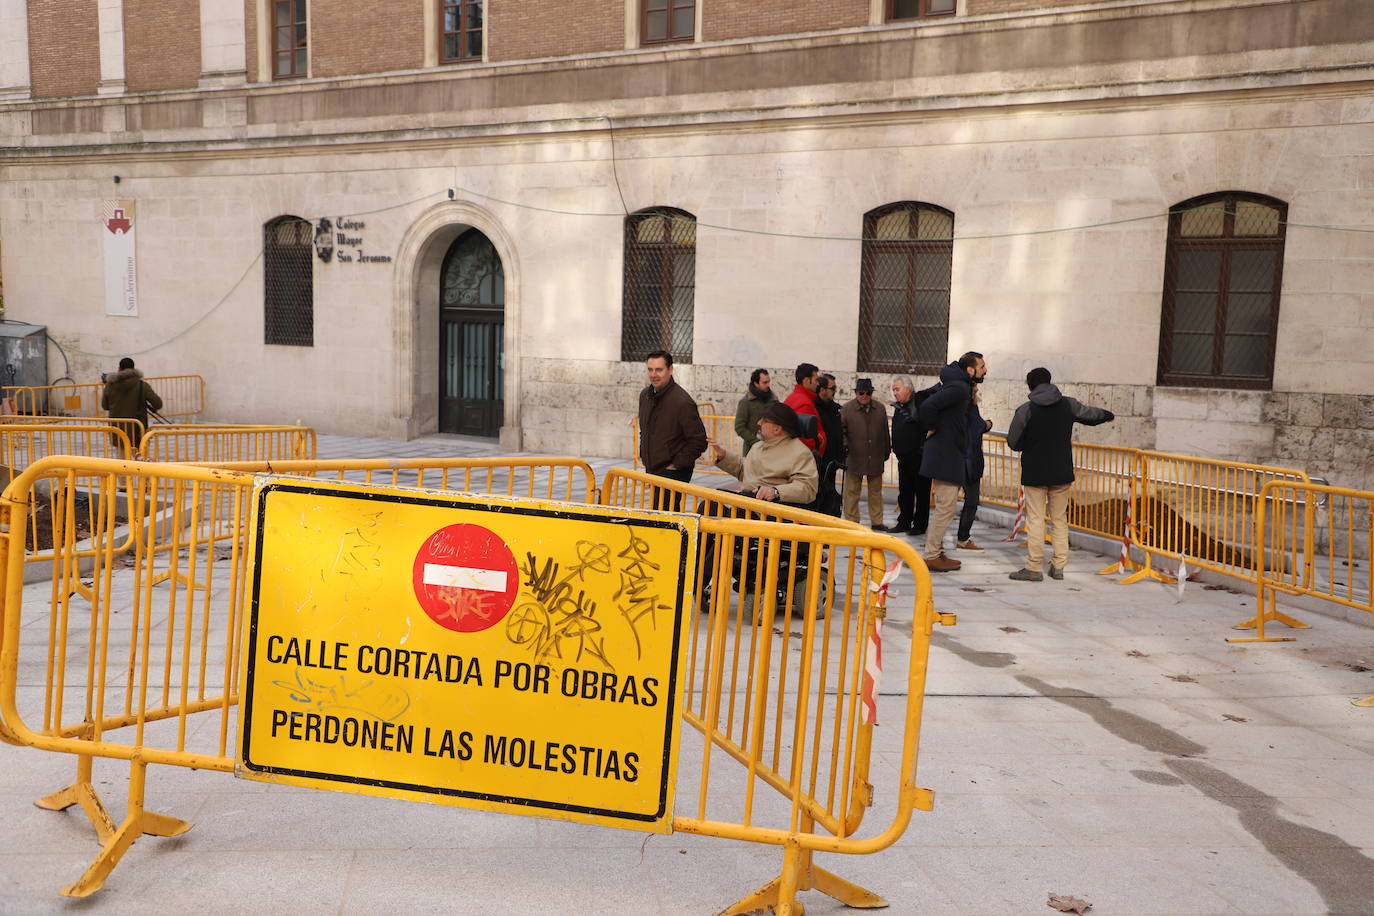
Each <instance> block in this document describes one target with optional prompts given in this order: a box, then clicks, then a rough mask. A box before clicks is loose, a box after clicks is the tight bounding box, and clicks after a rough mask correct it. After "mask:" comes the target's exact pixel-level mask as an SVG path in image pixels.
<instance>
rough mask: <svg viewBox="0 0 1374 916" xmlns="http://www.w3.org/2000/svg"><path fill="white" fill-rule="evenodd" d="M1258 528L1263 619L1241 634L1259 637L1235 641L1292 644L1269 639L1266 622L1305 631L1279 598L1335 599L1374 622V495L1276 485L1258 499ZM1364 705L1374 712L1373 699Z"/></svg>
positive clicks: (1259, 615) (1259, 614) (1270, 484)
mask: <svg viewBox="0 0 1374 916" xmlns="http://www.w3.org/2000/svg"><path fill="white" fill-rule="evenodd" d="M1255 530H1256V532H1257V535H1258V544H1257V548H1256V550H1255V559H1256V573H1255V581H1256V597H1257V601H1256V608H1257V613H1256V615H1255V616H1254V617H1253V618H1252V619H1250V620H1248V621H1246V622H1245V623H1242V624H1240V625H1239V626H1238V627H1237V629H1250V628H1254V629H1255V630H1256V632H1255V635H1254V636H1253V637H1246V638H1242V637H1236V638H1234V639H1231V640H1230V642H1287V641H1290V640H1291V637H1282V636H1266V635H1265V632H1264V625H1265V623H1266V622H1271V621H1273V622H1278V623H1282V624H1285V625H1286V626H1289V627H1299V628H1300V627H1303V626H1305V625H1304V624H1302V623H1300V622H1299V621H1297V620H1295V619H1294V618H1292V617H1290V616H1289V615H1287V614H1284V613H1281V612H1280V611H1279V610H1278V609H1277V607H1276V600H1277V595H1278V593H1279V592H1283V593H1284V594H1289V595H1309V596H1312V597H1314V598H1320V599H1322V600H1325V601H1331V602H1334V603H1336V604H1340V605H1344V606H1345V607H1349V608H1355V609H1356V610H1360V611H1366V612H1368V613H1369V614H1370V615H1371V617H1372V618H1374V549H1372V548H1371V542H1374V492H1371V491H1367V490H1352V489H1347V488H1343V487H1332V486H1326V485H1322V484H1314V483H1310V482H1298V481H1283V480H1271V481H1268V482H1266V483H1265V484H1264V487H1263V489H1262V490H1261V491H1260V495H1259V498H1258V499H1257V501H1256V506H1255ZM1372 622H1374V621H1372ZM1357 705H1362V706H1374V697H1367V698H1365V699H1364V700H1361V701H1358V703H1357Z"/></svg>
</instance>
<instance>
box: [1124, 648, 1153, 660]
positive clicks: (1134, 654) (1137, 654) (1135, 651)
mask: <svg viewBox="0 0 1374 916" xmlns="http://www.w3.org/2000/svg"><path fill="white" fill-rule="evenodd" d="M1126 654H1127V655H1129V656H1130V657H1131V658H1149V657H1150V656H1148V655H1146V654H1145V653H1144V652H1141V651H1140V650H1139V649H1132V650H1131V651H1129V652H1127V653H1126Z"/></svg>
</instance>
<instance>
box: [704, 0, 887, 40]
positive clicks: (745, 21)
mask: <svg viewBox="0 0 1374 916" xmlns="http://www.w3.org/2000/svg"><path fill="white" fill-rule="evenodd" d="M861 25H868V0H833V2H827V0H707V2H706V3H705V5H704V6H703V8H702V21H701V35H702V38H703V39H705V40H707V41H714V40H717V39H725V38H750V37H753V36H755V35H784V34H787V33H790V32H818V31H822V30H824V29H848V28H853V27H854V26H861Z"/></svg>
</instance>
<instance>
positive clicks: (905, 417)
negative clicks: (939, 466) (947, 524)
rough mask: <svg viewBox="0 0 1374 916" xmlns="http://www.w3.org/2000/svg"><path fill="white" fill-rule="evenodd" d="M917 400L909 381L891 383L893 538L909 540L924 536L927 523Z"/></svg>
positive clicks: (927, 495)
mask: <svg viewBox="0 0 1374 916" xmlns="http://www.w3.org/2000/svg"><path fill="white" fill-rule="evenodd" d="M920 405H921V396H920V395H918V394H917V393H916V389H915V388H914V387H913V386H912V384H911V379H909V378H907V377H906V376H905V375H899V376H897V377H896V378H894V379H893V380H892V454H893V455H896V456H897V524H896V525H894V526H893V527H892V529H891V531H892V533H893V534H909V535H912V536H913V537H917V536H920V535H922V534H925V533H926V524H927V523H928V522H929V521H930V478H929V477H923V476H921V449H922V447H923V446H924V445H925V441H926V429H925V427H924V426H922V425H921V420H920V418H919V416H918V415H917V411H918V409H919V408H920Z"/></svg>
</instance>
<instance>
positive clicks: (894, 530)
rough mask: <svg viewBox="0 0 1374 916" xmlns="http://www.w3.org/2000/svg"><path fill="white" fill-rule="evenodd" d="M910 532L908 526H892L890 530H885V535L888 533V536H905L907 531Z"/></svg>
mask: <svg viewBox="0 0 1374 916" xmlns="http://www.w3.org/2000/svg"><path fill="white" fill-rule="evenodd" d="M910 530H911V526H910V525H893V526H892V527H891V528H889V529H887V533H888V534H906V533H907V532H908V531H910Z"/></svg>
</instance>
